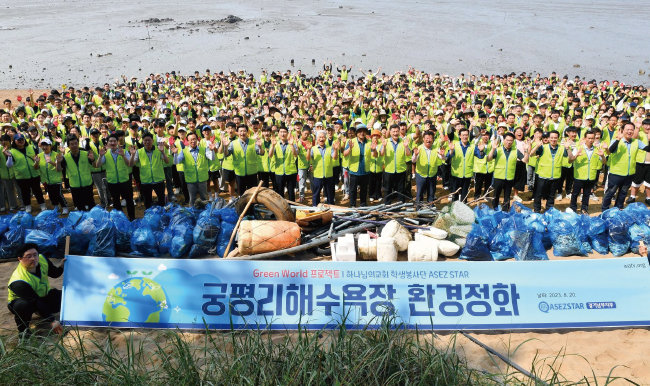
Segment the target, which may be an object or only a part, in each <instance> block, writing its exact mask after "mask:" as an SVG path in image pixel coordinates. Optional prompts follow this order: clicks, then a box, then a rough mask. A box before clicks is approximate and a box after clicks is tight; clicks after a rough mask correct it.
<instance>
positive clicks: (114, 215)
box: [110, 209, 132, 252]
mask: <svg viewBox="0 0 650 386" xmlns="http://www.w3.org/2000/svg"><path fill="white" fill-rule="evenodd" d="M110 216H111V221H112V222H113V224H114V225H115V250H116V251H118V252H130V251H131V231H132V227H131V222H130V221H129V219H128V218H127V217H126V215H125V214H124V212H122V211H121V210H115V209H113V210H111V211H110Z"/></svg>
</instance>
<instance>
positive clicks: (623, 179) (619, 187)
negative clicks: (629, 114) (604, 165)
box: [601, 122, 650, 212]
mask: <svg viewBox="0 0 650 386" xmlns="http://www.w3.org/2000/svg"><path fill="white" fill-rule="evenodd" d="M634 130H635V128H634V124H633V123H632V122H625V123H623V128H622V130H620V131H619V132H618V134H617V135H616V139H615V140H614V141H613V142H612V143H611V144H610V145H609V149H608V153H609V162H610V165H609V176H608V177H607V189H606V190H605V196H604V197H603V203H602V207H601V209H602V211H603V212H604V211H606V210H607V209H609V206H610V205H611V203H612V198H614V196H615V195H616V203H615V205H616V207H617V208H619V209H623V205H624V204H625V196H627V191H628V189H630V186H631V185H632V179H633V178H634V173H635V172H636V156H637V153H638V152H639V150H643V151H650V145H646V144H644V143H643V142H641V141H640V140H638V139H635V138H634Z"/></svg>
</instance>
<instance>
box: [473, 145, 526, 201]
mask: <svg viewBox="0 0 650 386" xmlns="http://www.w3.org/2000/svg"><path fill="white" fill-rule="evenodd" d="M514 141H515V135H514V134H513V133H510V132H508V133H506V134H505V135H504V136H503V146H499V139H497V138H495V139H494V140H492V146H491V149H490V153H489V154H488V156H487V158H488V162H490V161H492V160H494V180H493V181H492V187H493V188H494V201H493V203H492V207H493V208H495V209H496V207H497V206H499V199H500V196H501V192H503V210H508V209H510V193H511V190H512V187H513V185H514V182H515V171H516V169H517V161H522V162H524V163H525V162H528V157H529V151H530V141H528V140H527V141H526V143H525V145H524V153H522V152H520V151H519V150H517V148H516V147H514V148H513V147H512V144H513V143H514ZM477 150H478V151H479V152H483V150H484V144H479V145H478V147H477ZM478 158H482V156H479V157H478Z"/></svg>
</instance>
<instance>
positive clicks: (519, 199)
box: [512, 195, 523, 202]
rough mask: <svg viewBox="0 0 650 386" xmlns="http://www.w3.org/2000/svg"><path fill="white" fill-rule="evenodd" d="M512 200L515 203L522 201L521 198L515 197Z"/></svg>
mask: <svg viewBox="0 0 650 386" xmlns="http://www.w3.org/2000/svg"><path fill="white" fill-rule="evenodd" d="M512 199H513V200H515V201H517V202H522V201H523V200H522V199H521V197H519V196H516V195H515V196H514V197H513V198H512Z"/></svg>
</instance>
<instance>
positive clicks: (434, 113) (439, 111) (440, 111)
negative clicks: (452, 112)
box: [433, 110, 444, 115]
mask: <svg viewBox="0 0 650 386" xmlns="http://www.w3.org/2000/svg"><path fill="white" fill-rule="evenodd" d="M443 114H444V113H443V112H442V110H436V111H434V112H433V115H443Z"/></svg>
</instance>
